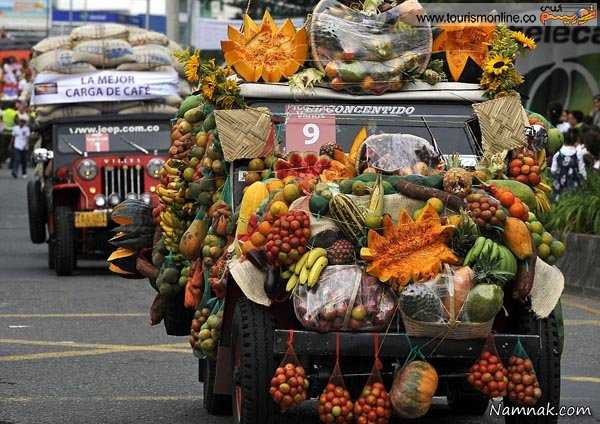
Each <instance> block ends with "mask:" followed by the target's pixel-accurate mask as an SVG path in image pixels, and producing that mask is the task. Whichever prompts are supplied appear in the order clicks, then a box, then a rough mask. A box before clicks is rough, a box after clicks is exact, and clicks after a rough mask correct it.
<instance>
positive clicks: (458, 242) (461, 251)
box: [450, 209, 479, 258]
mask: <svg viewBox="0 0 600 424" xmlns="http://www.w3.org/2000/svg"><path fill="white" fill-rule="evenodd" d="M458 219H459V221H458V224H457V225H456V229H455V230H454V233H453V234H452V238H451V239H450V247H451V248H452V250H453V251H454V253H456V254H457V255H458V256H460V257H461V258H464V257H465V256H466V255H467V252H468V251H469V249H471V247H473V245H474V244H475V241H476V240H477V237H479V227H478V226H477V224H476V223H475V221H473V218H471V216H470V215H469V213H468V212H467V211H466V210H464V209H463V210H461V211H460V215H459V216H458Z"/></svg>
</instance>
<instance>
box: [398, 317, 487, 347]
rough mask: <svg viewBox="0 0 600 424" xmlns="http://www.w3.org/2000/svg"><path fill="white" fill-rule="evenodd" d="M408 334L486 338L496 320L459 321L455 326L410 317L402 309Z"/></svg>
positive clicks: (460, 338) (416, 335)
mask: <svg viewBox="0 0 600 424" xmlns="http://www.w3.org/2000/svg"><path fill="white" fill-rule="evenodd" d="M400 314H401V315H402V321H403V322H404V328H405V329H406V334H408V335H409V336H415V337H443V338H446V339H451V340H468V339H485V338H486V337H487V336H488V335H489V334H490V332H491V331H492V325H493V324H494V320H493V319H491V320H489V321H488V322H481V323H479V322H478V323H473V322H460V321H457V322H456V325H455V326H449V325H448V324H446V323H442V322H424V321H417V320H414V319H412V318H410V317H409V316H408V315H406V314H405V313H404V312H403V311H402V310H400Z"/></svg>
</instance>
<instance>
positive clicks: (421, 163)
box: [361, 134, 440, 175]
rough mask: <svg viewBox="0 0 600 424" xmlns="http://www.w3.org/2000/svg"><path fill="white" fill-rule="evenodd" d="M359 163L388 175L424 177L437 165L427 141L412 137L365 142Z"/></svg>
mask: <svg viewBox="0 0 600 424" xmlns="http://www.w3.org/2000/svg"><path fill="white" fill-rule="evenodd" d="M361 159H364V160H365V161H366V164H367V166H370V167H373V168H375V169H377V170H380V171H383V172H387V173H400V174H402V175H409V174H424V173H425V172H424V171H429V169H428V168H434V167H435V166H437V164H438V163H439V162H440V155H439V153H438V152H436V150H435V149H434V148H433V146H432V145H431V143H429V141H427V140H425V139H424V138H422V137H417V136H416V135H412V134H377V135H372V136H370V137H369V138H367V139H366V140H365V142H364V144H363V146H362V152H361Z"/></svg>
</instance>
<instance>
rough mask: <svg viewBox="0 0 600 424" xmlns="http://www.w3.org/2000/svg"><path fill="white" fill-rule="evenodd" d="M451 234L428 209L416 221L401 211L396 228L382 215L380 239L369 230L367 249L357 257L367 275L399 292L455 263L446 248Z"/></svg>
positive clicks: (431, 208)
mask: <svg viewBox="0 0 600 424" xmlns="http://www.w3.org/2000/svg"><path fill="white" fill-rule="evenodd" d="M453 230H454V227H453V226H452V225H442V224H441V221H440V217H439V215H438V213H437V212H436V211H435V209H434V208H433V207H432V206H431V205H426V207H425V209H424V210H423V213H422V214H421V216H419V218H418V219H417V220H416V221H413V219H412V218H411V217H410V215H409V214H408V213H407V212H406V210H404V209H402V210H401V211H400V216H399V217H398V224H397V225H396V226H394V223H393V222H392V219H391V218H390V216H389V215H386V216H384V218H383V236H381V235H379V233H377V231H374V230H369V235H368V244H367V247H366V248H363V249H361V257H362V258H363V259H364V260H366V261H368V262H370V264H369V265H368V267H367V273H368V274H370V275H372V276H374V277H377V278H378V279H379V280H380V281H382V282H384V283H386V284H389V285H390V286H392V288H394V289H395V290H396V291H401V290H402V288H403V287H404V286H406V285H407V284H408V283H409V282H410V281H419V280H423V279H427V278H432V277H434V276H435V275H437V274H438V273H439V272H440V271H441V269H442V265H443V264H444V263H448V264H457V263H458V258H457V257H456V255H455V254H454V253H453V252H452V250H450V248H449V247H448V246H447V245H446V241H447V239H448V237H449V236H450V234H451V233H452V231H453Z"/></svg>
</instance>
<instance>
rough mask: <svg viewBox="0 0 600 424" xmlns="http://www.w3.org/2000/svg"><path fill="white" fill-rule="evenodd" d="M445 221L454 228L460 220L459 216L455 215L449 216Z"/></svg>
mask: <svg viewBox="0 0 600 424" xmlns="http://www.w3.org/2000/svg"><path fill="white" fill-rule="evenodd" d="M447 220H448V224H449V225H454V226H456V225H458V224H460V220H461V218H460V215H458V214H456V215H449V216H448V217H447Z"/></svg>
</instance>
